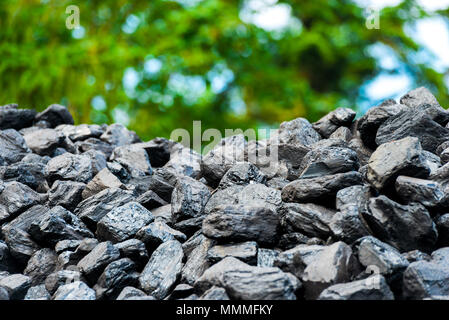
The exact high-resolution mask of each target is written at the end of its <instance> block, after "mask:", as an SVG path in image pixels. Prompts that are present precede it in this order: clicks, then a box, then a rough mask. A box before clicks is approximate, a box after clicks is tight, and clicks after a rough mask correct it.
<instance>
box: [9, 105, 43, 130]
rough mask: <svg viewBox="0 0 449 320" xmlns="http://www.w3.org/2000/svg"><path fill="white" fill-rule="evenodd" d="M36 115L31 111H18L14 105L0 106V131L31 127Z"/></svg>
mask: <svg viewBox="0 0 449 320" xmlns="http://www.w3.org/2000/svg"><path fill="white" fill-rule="evenodd" d="M36 114H37V112H36V111H35V110H32V109H18V105H17V104H14V103H13V104H7V105H4V106H0V130H6V129H16V130H20V129H23V128H28V127H31V126H32V125H33V121H34V117H35V116H36Z"/></svg>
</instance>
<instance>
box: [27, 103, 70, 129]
mask: <svg viewBox="0 0 449 320" xmlns="http://www.w3.org/2000/svg"><path fill="white" fill-rule="evenodd" d="M35 121H36V122H39V121H45V122H46V123H48V124H49V125H50V127H51V128H55V127H57V126H58V125H60V124H72V125H73V124H74V121H73V117H72V115H71V114H70V112H69V110H68V109H67V108H66V107H64V106H61V105H60V104H52V105H50V106H48V107H47V109H45V110H44V111H42V112H39V113H38V114H37V115H36V117H35Z"/></svg>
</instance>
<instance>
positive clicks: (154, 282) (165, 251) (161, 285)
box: [139, 240, 184, 299]
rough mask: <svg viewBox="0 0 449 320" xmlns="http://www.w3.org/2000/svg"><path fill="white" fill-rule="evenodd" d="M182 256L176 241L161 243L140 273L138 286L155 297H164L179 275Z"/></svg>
mask: <svg viewBox="0 0 449 320" xmlns="http://www.w3.org/2000/svg"><path fill="white" fill-rule="evenodd" d="M183 257H184V253H183V251H182V246H181V244H180V243H179V242H178V241H176V240H170V241H167V242H164V243H162V244H161V245H160V246H159V247H158V248H157V249H156V250H155V251H154V252H153V254H152V255H151V258H150V260H149V261H148V263H147V265H146V266H145V269H143V271H142V273H141V274H140V277H139V286H140V287H141V288H142V289H143V290H144V291H145V292H146V293H148V294H149V295H151V296H153V297H155V298H157V299H163V298H165V297H166V296H167V295H168V294H169V292H170V290H171V289H172V288H173V286H174V284H175V283H176V281H177V280H178V277H179V276H180V275H181V270H182V260H183Z"/></svg>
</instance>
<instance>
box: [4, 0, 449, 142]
mask: <svg viewBox="0 0 449 320" xmlns="http://www.w3.org/2000/svg"><path fill="white" fill-rule="evenodd" d="M69 5H77V6H78V7H79V9H80V24H81V26H80V28H78V29H74V30H69V29H67V28H66V24H65V21H66V19H67V17H68V14H66V7H67V6H69ZM368 8H375V9H378V10H380V29H368V28H367V27H366V25H365V22H366V18H367V16H369V15H370V14H371V13H372V12H370V11H369V10H367V9H368ZM448 8H449V0H420V1H407V0H404V1H401V0H373V1H367V0H313V1H310V0H309V1H307V0H282V1H281V0H241V1H232V0H150V1H128V0H112V1H107V0H106V1H105V0H82V1H81V0H80V1H64V0H0V105H2V104H7V103H13V102H15V103H18V104H19V106H20V107H23V108H36V109H37V110H42V109H44V108H45V107H46V106H47V105H49V104H51V103H61V104H64V105H66V106H68V107H69V109H70V111H71V112H72V114H73V115H74V118H75V121H76V123H112V122H119V123H122V124H124V125H127V126H128V127H130V128H131V129H133V130H135V131H136V132H137V133H138V134H139V135H140V136H141V137H142V138H143V139H145V140H147V139H151V138H153V137H155V136H165V137H168V136H169V135H170V132H171V131H172V130H174V129H176V128H185V129H188V130H191V128H192V121H193V120H202V128H203V129H207V128H218V129H224V128H242V129H247V128H266V127H276V126H277V125H278V124H279V123H280V122H282V121H284V120H289V119H293V118H295V117H299V116H303V117H307V118H308V119H309V120H310V121H315V120H317V119H318V118H320V117H321V116H323V115H324V114H325V113H327V112H328V111H330V110H333V109H335V108H337V107H350V108H353V109H354V110H357V111H358V113H359V114H362V113H363V112H364V111H366V109H367V108H369V107H372V106H375V105H376V104H378V103H379V102H380V101H382V100H384V99H387V98H396V99H397V98H398V97H400V96H401V95H402V94H404V93H405V92H407V91H408V90H410V89H412V88H414V87H417V86H421V85H423V86H426V87H428V88H429V89H430V90H431V91H432V92H433V93H434V94H435V95H436V96H437V98H438V99H439V101H440V103H441V105H442V106H443V107H448V106H449V95H448V86H449V73H448V70H449V69H448V68H449V27H448V15H449V9H448Z"/></svg>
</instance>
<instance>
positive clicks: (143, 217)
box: [96, 202, 154, 242]
mask: <svg viewBox="0 0 449 320" xmlns="http://www.w3.org/2000/svg"><path fill="white" fill-rule="evenodd" d="M153 220H154V216H153V215H152V214H151V212H150V211H148V210H147V209H145V208H144V207H143V206H142V205H141V204H139V203H137V202H128V203H127V204H124V205H123V206H121V207H117V208H115V209H112V210H111V211H110V212H109V213H108V214H106V215H105V216H104V217H103V218H101V220H100V221H99V222H98V224H97V232H96V235H97V237H98V238H99V239H101V240H109V241H112V242H121V241H125V240H128V239H129V238H131V237H134V236H135V235H136V233H137V232H138V231H139V230H140V229H141V228H143V227H144V226H145V225H147V224H149V223H151V222H152V221H153Z"/></svg>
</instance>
